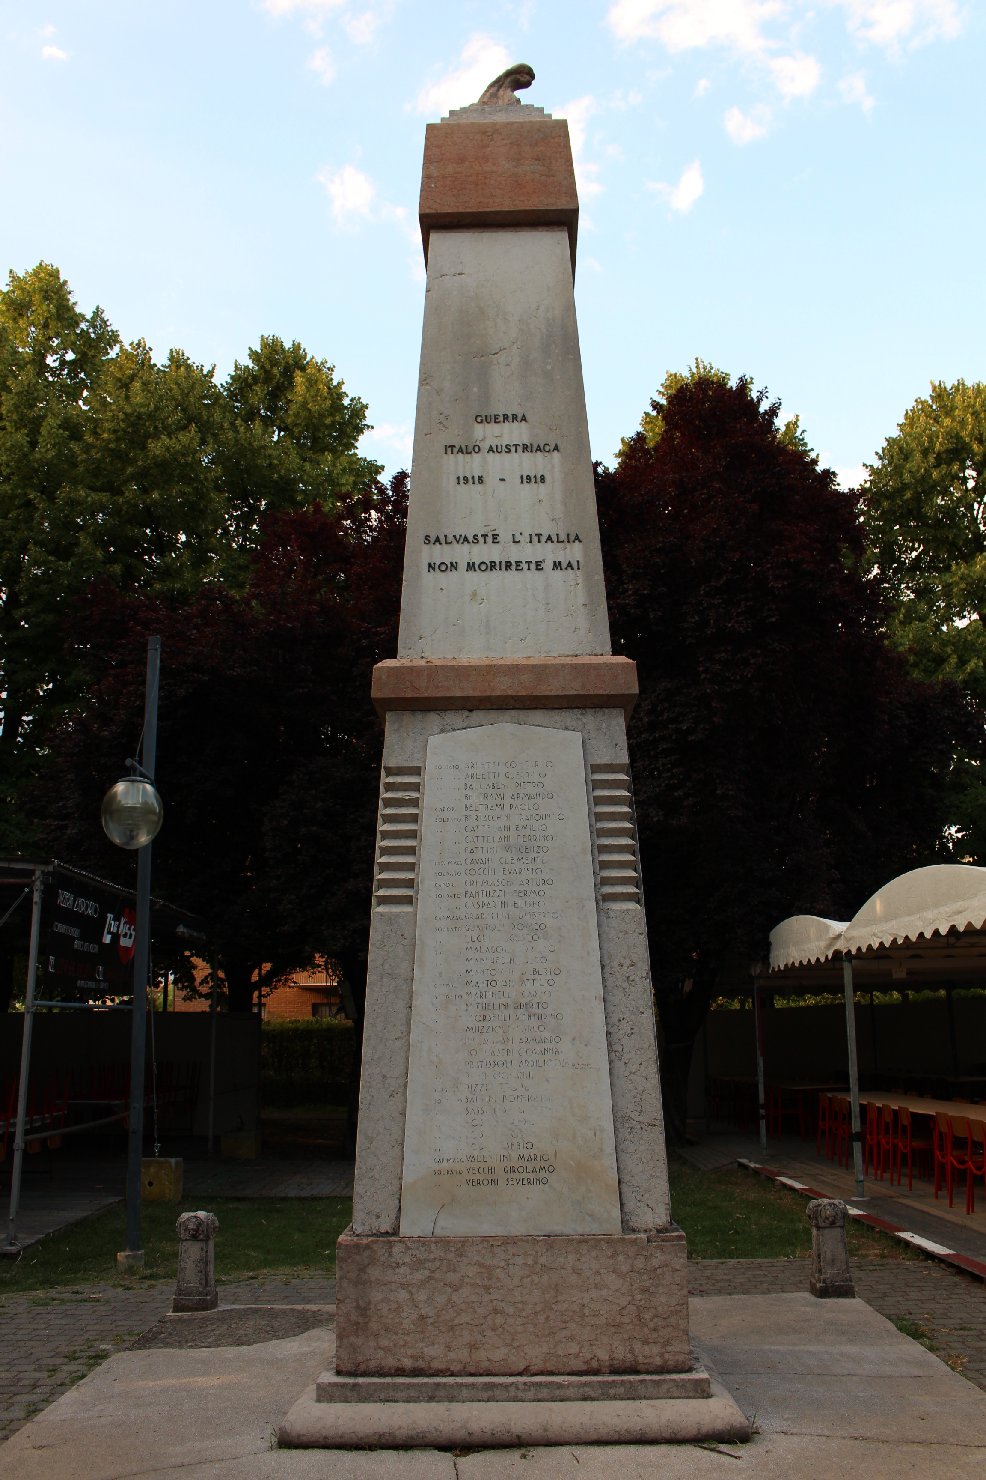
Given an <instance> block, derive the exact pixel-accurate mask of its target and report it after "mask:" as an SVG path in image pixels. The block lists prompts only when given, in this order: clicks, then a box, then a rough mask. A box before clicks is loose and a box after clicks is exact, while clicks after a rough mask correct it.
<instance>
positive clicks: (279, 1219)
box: [0, 1197, 352, 1294]
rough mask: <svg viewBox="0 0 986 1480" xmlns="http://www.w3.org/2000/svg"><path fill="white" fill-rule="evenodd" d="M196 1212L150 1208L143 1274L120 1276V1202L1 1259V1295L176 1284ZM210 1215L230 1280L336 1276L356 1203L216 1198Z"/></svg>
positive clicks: (221, 1269) (222, 1269)
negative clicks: (181, 1220)
mask: <svg viewBox="0 0 986 1480" xmlns="http://www.w3.org/2000/svg"><path fill="white" fill-rule="evenodd" d="M191 1206H194V1205H191ZM189 1210H190V1208H183V1207H181V1206H178V1205H176V1204H175V1203H144V1204H143V1207H142V1208H141V1215H140V1217H141V1233H142V1235H143V1244H144V1270H143V1274H140V1275H118V1274H117V1272H116V1266H115V1256H116V1251H117V1250H118V1249H123V1248H125V1247H126V1232H125V1228H126V1219H125V1214H124V1207H123V1204H122V1203H118V1204H117V1205H116V1206H115V1207H112V1208H107V1209H106V1211H105V1212H103V1213H98V1214H97V1215H96V1216H95V1217H94V1218H87V1219H86V1220H85V1221H84V1222H83V1223H75V1224H73V1225H72V1227H70V1228H66V1229H64V1230H63V1231H62V1232H60V1233H53V1234H51V1235H50V1236H49V1237H48V1238H45V1239H42V1240H41V1242H40V1243H38V1244H32V1245H30V1247H28V1248H27V1249H25V1250H24V1253H23V1254H22V1255H21V1257H20V1259H18V1260H17V1261H16V1263H15V1262H13V1261H10V1262H8V1261H7V1260H5V1259H3V1260H0V1294H2V1293H3V1292H4V1291H8V1290H9V1291H14V1290H47V1289H53V1288H56V1287H58V1286H65V1285H78V1284H92V1283H96V1282H100V1281H107V1280H108V1281H113V1282H117V1283H119V1284H121V1285H126V1284H130V1283H132V1282H133V1281H134V1280H135V1279H144V1280H154V1279H167V1280H174V1279H175V1278H176V1276H177V1273H178V1239H177V1237H176V1235H175V1223H176V1222H177V1219H178V1215H179V1213H181V1212H183V1211H189ZM209 1212H210V1213H215V1214H216V1217H217V1218H218V1219H219V1233H218V1234H217V1235H216V1275H217V1278H218V1280H219V1282H220V1283H222V1281H223V1280H242V1279H251V1278H253V1277H257V1278H263V1277H265V1276H268V1275H275V1276H278V1277H284V1276H287V1275H305V1276H309V1277H310V1276H313V1275H332V1274H334V1273H335V1245H336V1239H337V1238H338V1237H339V1234H340V1233H341V1232H342V1230H343V1229H344V1228H345V1227H346V1225H347V1223H348V1222H349V1221H350V1218H351V1217H352V1203H351V1202H350V1201H349V1199H348V1198H345V1197H313V1198H299V1197H292V1198H280V1199H278V1198H212V1199H210V1202H209Z"/></svg>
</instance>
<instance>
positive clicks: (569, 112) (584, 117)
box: [501, 69, 603, 200]
mask: <svg viewBox="0 0 986 1480" xmlns="http://www.w3.org/2000/svg"><path fill="white" fill-rule="evenodd" d="M501 70H502V69H501ZM598 112H599V104H598V103H597V102H596V99H595V98H594V97H593V96H592V94H591V93H586V95H585V97H582V98H573V99H572V101H571V102H570V103H566V104H565V105H564V107H562V108H559V109H558V110H557V112H556V115H555V116H556V117H557V118H565V119H567V120H568V133H569V138H570V139H571V141H572V160H573V162H574V164H575V183H576V186H577V188H578V192H579V198H580V200H588V199H589V198H590V196H593V195H599V194H600V192H601V191H602V189H603V186H602V185H601V184H600V182H599V180H598V179H597V178H596V176H597V175H598V174H599V166H598V165H597V164H589V162H588V161H587V160H586V159H585V158H584V157H583V150H584V149H585V141H586V136H587V133H588V127H589V119H590V118H591V117H592V115H593V113H598Z"/></svg>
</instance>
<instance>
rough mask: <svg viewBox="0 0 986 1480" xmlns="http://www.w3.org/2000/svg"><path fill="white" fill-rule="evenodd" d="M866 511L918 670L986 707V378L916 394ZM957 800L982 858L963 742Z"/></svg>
mask: <svg viewBox="0 0 986 1480" xmlns="http://www.w3.org/2000/svg"><path fill="white" fill-rule="evenodd" d="M863 518H864V525H865V530H866V539H867V547H868V554H869V558H870V560H872V561H873V563H874V564H875V565H876V567H877V568H878V570H879V572H880V575H881V578H882V580H883V581H884V583H885V585H886V588H887V590H888V592H889V594H890V596H891V599H892V603H893V606H892V612H891V616H890V631H891V634H892V636H893V638H894V641H895V642H896V643H897V645H898V646H899V647H900V648H901V649H902V650H903V651H904V652H905V653H906V655H907V659H908V663H909V665H910V667H911V670H912V672H914V673H916V674H918V675H919V676H920V677H922V678H926V679H931V680H934V679H939V678H946V679H950V680H952V681H953V682H955V683H956V684H958V685H959V686H960V687H961V688H962V689H963V691H964V692H965V693H967V694H968V695H969V696H970V698H971V699H972V700H973V701H974V702H975V703H976V704H978V705H979V706H983V705H986V627H984V613H986V384H983V383H982V382H978V383H975V384H972V385H968V384H966V382H965V381H963V380H959V381H956V383H955V384H954V385H945V384H943V383H941V382H935V383H933V384H932V386H931V390H930V394H929V395H928V396H927V397H921V398H919V399H918V400H917V401H915V403H914V405H913V406H912V407H911V408H910V409H909V410H908V411H907V413H906V414H905V416H904V419H903V421H902V422H901V423H900V426H899V428H898V430H897V432H896V433H895V435H894V436H892V437H888V438H887V440H886V441H885V443H884V444H883V448H882V450H881V452H880V453H879V455H878V458H877V461H876V463H875V464H874V465H873V466H872V467H870V468H869V481H868V483H867V485H866V487H865V489H864V502H863ZM951 807H952V821H953V823H954V825H955V826H956V829H957V831H958V833H959V834H960V838H959V843H958V846H959V847H960V849H961V851H962V853H963V855H964V856H967V857H973V858H977V859H982V858H983V857H984V856H986V804H984V802H983V799H982V777H981V772H980V767H979V760H978V756H977V754H976V753H975V751H973V752H970V750H969V748H968V747H965V746H961V745H960V746H959V747H957V750H956V758H955V767H954V771H953V776H952V788H951Z"/></svg>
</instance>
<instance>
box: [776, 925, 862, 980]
mask: <svg viewBox="0 0 986 1480" xmlns="http://www.w3.org/2000/svg"><path fill="white" fill-rule="evenodd" d="M846 929H847V924H846V922H845V921H842V920H824V919H822V917H821V916H820V915H791V916H790V917H789V918H788V919H787V920H782V921H781V923H780V924H779V925H775V927H774V929H773V930H772V931H771V932H770V969H771V971H773V970H775V969H776V968H777V967H780V966H810V965H811V963H812V962H813V961H827V960H828V959H829V957H830V956H834V955H835V953H836V951H842V950H844V949H845V947H844V946H843V944H842V936H843V932H844V931H845V930H846Z"/></svg>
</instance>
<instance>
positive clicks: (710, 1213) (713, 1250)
mask: <svg viewBox="0 0 986 1480" xmlns="http://www.w3.org/2000/svg"><path fill="white" fill-rule="evenodd" d="M670 1171H671V1212H672V1216H673V1217H674V1220H675V1222H676V1223H679V1224H680V1225H681V1227H682V1228H683V1229H684V1230H685V1234H686V1236H687V1238H688V1257H689V1258H690V1259H792V1258H795V1257H797V1256H798V1255H807V1254H810V1253H811V1227H810V1225H809V1223H808V1219H807V1218H806V1216H805V1208H806V1207H807V1206H808V1203H807V1199H806V1198H804V1197H802V1196H801V1195H800V1194H799V1193H797V1192H790V1191H789V1190H788V1189H787V1188H785V1187H778V1186H777V1185H776V1184H775V1183H773V1182H769V1181H767V1179H766V1178H765V1177H758V1176H756V1175H755V1173H753V1172H744V1171H741V1170H740V1169H739V1168H738V1167H737V1168H735V1169H732V1170H729V1171H718V1172H700V1171H698V1170H697V1169H696V1168H695V1167H692V1166H689V1165H688V1163H687V1162H684V1161H680V1160H678V1159H677V1158H676V1157H674V1156H672V1158H671V1162H670ZM847 1232H848V1238H849V1253H850V1255H856V1256H868V1257H869V1258H871V1259H872V1258H886V1259H910V1258H920V1255H918V1254H917V1253H916V1252H915V1251H914V1250H913V1249H908V1248H907V1247H906V1246H905V1245H904V1244H901V1243H898V1242H897V1240H896V1239H890V1238H885V1237H884V1236H883V1235H882V1234H880V1233H877V1232H876V1230H875V1229H872V1228H867V1227H866V1225H865V1224H860V1223H858V1222H857V1221H855V1220H854V1219H850V1220H849V1226H848V1230H847Z"/></svg>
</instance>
